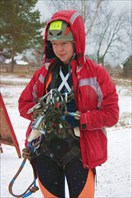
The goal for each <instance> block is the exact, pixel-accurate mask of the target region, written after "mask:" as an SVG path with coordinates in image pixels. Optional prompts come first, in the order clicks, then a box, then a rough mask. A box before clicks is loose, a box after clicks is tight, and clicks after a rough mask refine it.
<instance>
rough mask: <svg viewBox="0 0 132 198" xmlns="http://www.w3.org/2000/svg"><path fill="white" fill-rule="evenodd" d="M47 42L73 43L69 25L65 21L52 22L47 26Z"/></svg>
mask: <svg viewBox="0 0 132 198" xmlns="http://www.w3.org/2000/svg"><path fill="white" fill-rule="evenodd" d="M47 39H48V40H49V41H56V40H60V41H61V40H63V41H73V40H74V39H73V35H72V32H71V29H70V25H69V24H68V23H66V22H65V21H61V20H58V21H53V22H51V23H50V25H49V29H48V38H47Z"/></svg>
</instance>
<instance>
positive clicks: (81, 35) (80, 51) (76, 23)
mask: <svg viewBox="0 0 132 198" xmlns="http://www.w3.org/2000/svg"><path fill="white" fill-rule="evenodd" d="M56 20H63V21H65V22H67V23H68V24H69V25H70V28H71V31H72V34H73V37H74V42H75V49H76V57H77V62H78V65H80V66H81V65H82V64H83V63H84V53H85V29H84V22H83V19H82V17H81V15H80V14H79V12H78V11H76V10H61V11H58V12H56V13H55V14H54V15H53V16H52V18H51V19H50V20H49V21H48V22H47V25H46V29H45V37H44V52H45V61H46V60H47V59H50V58H53V57H54V56H55V55H54V53H53V50H52V46H51V43H50V42H49V41H47V35H48V28H49V24H50V23H51V22H52V21H56Z"/></svg>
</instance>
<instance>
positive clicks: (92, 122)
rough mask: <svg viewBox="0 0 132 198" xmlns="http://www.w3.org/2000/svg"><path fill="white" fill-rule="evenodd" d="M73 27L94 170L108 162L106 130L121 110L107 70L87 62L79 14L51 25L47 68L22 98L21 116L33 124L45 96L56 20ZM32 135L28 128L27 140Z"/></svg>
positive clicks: (84, 143) (78, 92)
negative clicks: (34, 110) (36, 107)
mask: <svg viewBox="0 0 132 198" xmlns="http://www.w3.org/2000/svg"><path fill="white" fill-rule="evenodd" d="M59 19H60V20H64V21H66V22H67V23H69V24H70V27H71V30H72V33H73V36H74V41H75V49H76V57H77V58H76V60H72V62H71V67H72V78H73V85H74V92H75V100H76V103H77V107H78V110H79V111H80V112H81V117H80V146H81V154H82V161H83V166H84V168H85V167H87V166H88V167H89V168H94V167H96V166H99V165H101V164H102V163H104V162H105V161H106V160H107V137H106V133H105V131H106V130H105V128H106V127H112V126H113V125H115V124H116V123H117V121H118V114H119V107H118V96H117V93H116V88H115V85H114V83H113V81H112V80H111V78H110V76H109V75H108V73H107V72H106V70H105V69H104V67H102V66H100V65H98V64H96V63H94V62H93V61H91V60H89V59H88V58H85V56H84V51H85V31H84V25H83V24H84V23H83V21H82V17H81V16H80V15H79V13H78V12H77V11H76V10H70V11H65V10H62V11H59V12H57V13H55V14H54V15H53V17H52V19H51V20H50V21H49V22H48V24H47V26H46V31H45V41H44V49H45V64H44V66H43V67H41V68H40V69H39V70H37V71H36V72H35V73H34V75H33V77H32V79H31V81H30V82H29V84H28V85H27V87H26V88H25V89H24V91H23V92H22V94H21V96H20V98H19V111H20V115H21V116H23V117H24V118H26V119H29V120H32V118H31V114H27V111H28V110H29V109H30V108H31V107H32V106H33V105H34V104H35V103H37V102H38V100H39V98H40V97H42V96H43V95H44V94H45V90H44V80H45V77H46V74H47V71H48V67H49V65H50V63H49V62H48V61H49V59H48V55H47V54H46V52H47V30H48V26H49V23H50V22H51V21H54V20H59ZM30 132H31V125H30V126H29V127H28V130H27V133H26V137H28V135H29V133H30Z"/></svg>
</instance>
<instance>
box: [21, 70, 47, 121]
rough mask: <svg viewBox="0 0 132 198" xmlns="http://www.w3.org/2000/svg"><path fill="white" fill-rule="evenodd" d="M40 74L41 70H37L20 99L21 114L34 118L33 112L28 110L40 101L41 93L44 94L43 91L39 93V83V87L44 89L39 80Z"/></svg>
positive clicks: (27, 117) (30, 118)
mask: <svg viewBox="0 0 132 198" xmlns="http://www.w3.org/2000/svg"><path fill="white" fill-rule="evenodd" d="M39 76H40V70H37V71H36V72H35V73H34V75H33V77H32V78H31V80H30V82H29V83H28V85H27V86H26V87H25V89H24V90H23V91H22V93H21V95H20V97H19V100H18V109H19V112H20V116H22V117H24V118H26V119H29V120H32V117H31V114H32V113H30V114H28V113H27V111H28V110H29V109H30V108H32V107H33V106H34V105H35V104H36V103H38V100H39V98H40V97H41V95H42V96H43V91H41V92H42V93H40V92H39V93H38V84H39V89H40V90H42V88H43V84H42V83H41V84H42V87H40V85H41V84H40V82H39Z"/></svg>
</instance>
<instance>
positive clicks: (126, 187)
mask: <svg viewBox="0 0 132 198" xmlns="http://www.w3.org/2000/svg"><path fill="white" fill-rule="evenodd" d="M28 82H29V78H24V77H23V78H19V77H15V76H12V75H7V76H6V75H1V86H0V87H1V93H2V96H3V99H4V102H5V105H6V108H7V111H8V114H9V117H10V119H11V122H12V125H13V128H14V131H15V133H16V137H17V139H18V142H19V146H20V149H22V148H23V147H24V139H25V131H26V128H27V126H28V124H29V121H27V120H26V119H24V118H22V117H20V116H19V112H18V109H17V101H18V98H19V96H20V93H21V92H22V90H23V89H24V87H25V85H26V84H27V83H28ZM121 82H122V81H121ZM117 90H118V93H119V106H120V120H119V122H118V124H117V125H116V126H115V127H112V128H110V129H108V161H107V162H106V163H105V164H104V165H102V166H100V167H98V168H97V184H96V190H95V198H131V197H132V191H131V189H132V186H131V184H132V183H131V182H132V181H131V115H132V112H131V88H130V81H126V82H125V83H124V81H123V84H122V83H119V84H118V85H117ZM2 148H3V153H2V154H1V169H0V170H1V171H0V172H1V178H0V183H1V185H0V197H1V198H10V197H12V196H11V195H10V193H9V192H8V185H9V182H10V181H11V179H12V178H13V177H14V175H15V174H16V172H17V170H18V168H19V166H20V164H21V162H22V159H19V158H18V156H17V153H16V150H15V147H12V146H8V145H4V144H3V145H2ZM32 179H33V178H32V168H31V166H30V164H29V163H28V162H27V163H26V165H25V167H24V169H23V171H22V173H21V174H20V177H19V178H18V179H17V181H16V182H15V184H14V188H13V191H14V193H15V194H21V193H23V192H24V190H25V189H26V188H27V187H28V186H29V184H31V182H32ZM30 197H35V198H42V194H41V192H40V190H39V191H37V192H36V193H35V194H32V195H31V196H30ZM68 197H69V196H68V189H67V185H66V198H68Z"/></svg>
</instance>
